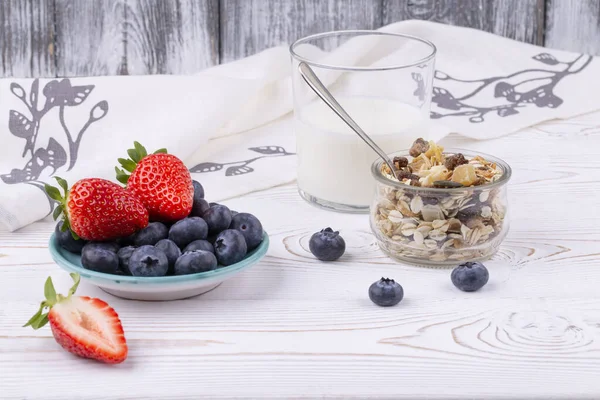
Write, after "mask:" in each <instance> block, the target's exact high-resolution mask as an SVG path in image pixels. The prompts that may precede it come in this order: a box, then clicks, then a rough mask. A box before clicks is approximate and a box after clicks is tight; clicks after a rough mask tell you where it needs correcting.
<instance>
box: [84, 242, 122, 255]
mask: <svg viewBox="0 0 600 400" xmlns="http://www.w3.org/2000/svg"><path fill="white" fill-rule="evenodd" d="M92 243H93V244H94V245H96V246H98V247H102V248H103V249H106V250H109V251H112V252H113V253H115V254H116V253H117V252H118V251H119V249H120V248H121V246H119V244H118V243H117V242H89V243H88V244H92ZM82 251H83V250H82Z"/></svg>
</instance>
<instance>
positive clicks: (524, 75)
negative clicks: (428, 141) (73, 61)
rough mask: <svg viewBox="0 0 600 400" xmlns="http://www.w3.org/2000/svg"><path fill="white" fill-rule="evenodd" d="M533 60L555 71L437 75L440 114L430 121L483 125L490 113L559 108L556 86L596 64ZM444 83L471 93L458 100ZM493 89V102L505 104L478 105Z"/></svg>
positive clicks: (585, 58)
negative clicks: (451, 119)
mask: <svg viewBox="0 0 600 400" xmlns="http://www.w3.org/2000/svg"><path fill="white" fill-rule="evenodd" d="M532 58H533V59H534V60H536V61H538V62H540V63H542V64H545V65H548V66H549V67H555V68H553V69H550V68H547V69H544V68H531V69H525V70H521V71H516V72H514V73H511V74H508V75H505V76H492V77H489V78H481V79H459V78H456V77H452V76H450V75H449V74H447V73H444V72H442V71H439V70H438V71H436V72H435V85H434V87H433V95H432V98H431V102H432V103H433V104H434V106H436V107H437V111H432V112H431V118H433V119H441V118H447V117H466V118H468V119H469V122H471V123H480V122H483V121H484V120H485V117H486V114H488V113H491V112H495V113H496V114H497V115H498V116H499V117H508V116H511V115H516V114H519V110H518V109H519V108H523V107H527V106H528V105H530V104H533V105H535V106H537V107H545V108H556V107H560V105H561V104H562V103H563V101H564V100H563V99H561V98H560V97H558V96H557V95H556V94H555V93H554V92H553V90H554V88H555V87H556V85H558V83H559V82H560V81H561V80H562V79H563V78H564V77H566V76H569V75H573V74H577V73H579V72H581V71H582V70H583V69H584V68H586V67H587V66H588V65H589V64H590V62H592V60H593V57H592V56H590V55H587V54H580V55H579V56H577V57H576V58H575V59H574V60H573V61H560V60H558V59H557V58H556V57H554V56H553V55H552V54H549V53H540V54H537V55H535V56H533V57H532ZM412 78H413V80H414V81H415V82H416V84H417V88H416V89H415V91H414V95H415V96H417V97H418V98H419V100H420V101H423V100H424V98H425V83H424V82H423V77H422V75H421V74H420V73H418V72H415V73H413V74H412ZM444 82H449V83H452V84H459V85H470V87H472V89H471V90H470V91H469V92H467V93H466V94H464V95H462V96H455V95H454V94H453V93H452V92H451V91H450V90H449V89H447V88H443V87H441V86H443V85H444ZM492 85H493V97H494V99H504V101H503V104H499V105H495V106H488V107H486V106H483V105H481V103H479V102H480V101H482V98H481V97H476V96H477V95H479V94H480V93H481V92H483V91H484V90H485V89H487V88H489V87H491V86H492ZM483 100H484V101H483V103H489V102H490V101H489V100H493V99H483ZM485 100H488V101H485ZM478 103H479V104H478Z"/></svg>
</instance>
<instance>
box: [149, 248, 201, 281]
mask: <svg viewBox="0 0 600 400" xmlns="http://www.w3.org/2000/svg"><path fill="white" fill-rule="evenodd" d="M192 243H193V242H192ZM154 246H155V247H156V248H157V249H161V250H162V251H163V252H164V253H165V255H166V256H167V261H169V271H168V272H167V273H168V274H171V275H172V274H173V267H174V266H175V261H177V259H178V258H179V256H180V255H181V250H179V247H177V245H176V244H175V242H174V241H172V240H169V239H163V240H159V241H158V243H156V244H155V245H154Z"/></svg>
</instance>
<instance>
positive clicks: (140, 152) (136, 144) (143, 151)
mask: <svg viewBox="0 0 600 400" xmlns="http://www.w3.org/2000/svg"><path fill="white" fill-rule="evenodd" d="M133 146H134V147H135V151H137V153H138V155H139V156H140V160H141V159H142V158H144V157H146V156H147V155H148V153H147V152H146V148H145V147H144V146H142V145H141V144H140V143H139V142H133Z"/></svg>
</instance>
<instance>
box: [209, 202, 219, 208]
mask: <svg viewBox="0 0 600 400" xmlns="http://www.w3.org/2000/svg"><path fill="white" fill-rule="evenodd" d="M208 206H209V207H213V206H220V204H219V203H214V202H213V203H208Z"/></svg>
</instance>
